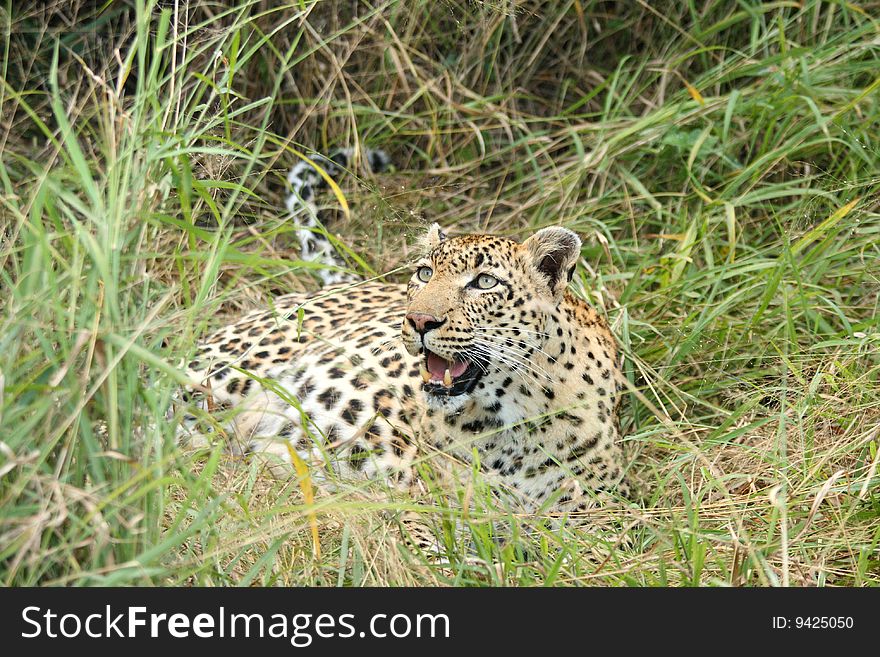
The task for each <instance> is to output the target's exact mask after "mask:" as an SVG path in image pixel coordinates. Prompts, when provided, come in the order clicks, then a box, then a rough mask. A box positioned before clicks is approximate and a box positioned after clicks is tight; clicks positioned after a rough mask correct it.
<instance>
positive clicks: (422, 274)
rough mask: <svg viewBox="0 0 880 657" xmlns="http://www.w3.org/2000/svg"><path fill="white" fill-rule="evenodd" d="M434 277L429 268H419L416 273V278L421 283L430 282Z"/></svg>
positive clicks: (432, 271)
mask: <svg viewBox="0 0 880 657" xmlns="http://www.w3.org/2000/svg"><path fill="white" fill-rule="evenodd" d="M433 275H434V270H433V269H431V268H430V267H419V268H418V270H417V271H416V278H418V279H419V280H420V281H421V282H422V283H427V282H428V281H430V280H431V276H433Z"/></svg>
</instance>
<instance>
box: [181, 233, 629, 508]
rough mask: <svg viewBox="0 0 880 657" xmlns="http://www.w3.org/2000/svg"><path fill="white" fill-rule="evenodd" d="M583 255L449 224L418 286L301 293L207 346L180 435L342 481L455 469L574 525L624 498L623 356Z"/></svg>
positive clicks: (421, 258) (562, 242) (401, 483)
mask: <svg viewBox="0 0 880 657" xmlns="http://www.w3.org/2000/svg"><path fill="white" fill-rule="evenodd" d="M581 250H582V242H581V239H580V237H579V236H578V235H577V234H576V233H575V232H574V231H572V230H570V229H568V228H565V227H563V226H548V227H545V228H541V229H540V230H537V231H535V232H534V233H532V234H531V235H529V236H528V237H527V238H525V239H523V240H521V241H520V240H517V239H514V238H512V237H507V236H502V235H492V234H462V235H453V234H450V233H448V232H446V231H444V230H443V229H441V227H440V226H439V225H438V224H436V223H434V224H432V225H430V227H428V228H427V230H426V231H425V233H424V234H423V236H422V238H421V241H420V245H419V248H418V250H417V253H418V256H417V257H416V258H415V259H414V260H413V261H412V263H411V264H412V268H411V277H410V278H409V280H408V281H407V282H401V283H395V282H386V281H384V280H381V279H378V280H368V281H349V282H342V283H339V282H334V283H333V284H330V285H328V286H325V287H324V288H322V289H321V290H319V291H317V292H313V293H302V292H295V293H290V294H285V295H282V296H278V297H276V298H274V299H273V300H271V301H269V302H268V303H266V305H265V306H264V307H262V308H258V309H256V310H253V311H251V312H249V313H247V314H245V315H244V316H243V317H241V318H240V319H238V320H236V321H232V322H231V323H228V324H227V325H225V326H222V327H221V328H219V329H217V330H215V331H214V332H213V333H211V334H210V335H209V336H208V337H206V338H205V339H203V340H202V341H201V342H200V343H199V344H198V345H197V347H196V349H195V351H194V354H193V357H192V358H191V360H189V362H188V363H186V365H185V374H186V377H187V379H188V380H189V381H190V384H189V385H188V386H187V388H186V391H185V393H184V395H183V397H182V401H183V402H184V403H185V407H186V413H185V414H184V417H183V419H182V421H181V422H180V431H181V435H182V436H185V437H186V438H187V439H188V440H190V441H191V442H192V444H194V445H205V444H210V443H213V442H217V441H222V442H224V444H225V445H226V446H227V447H228V448H229V449H231V450H232V451H233V452H234V453H236V454H239V455H242V456H245V455H246V456H255V455H260V457H262V458H265V459H268V460H271V462H272V463H273V464H274V465H275V466H278V467H281V468H282V469H283V468H288V469H289V468H291V467H292V466H296V465H297V464H305V465H306V466H307V467H308V468H309V470H310V471H311V472H312V473H314V474H313V478H317V479H316V480H318V481H322V480H323V481H327V482H330V481H368V480H375V479H381V480H383V481H386V482H388V484H389V485H390V486H393V487H394V488H396V489H404V490H413V489H414V487H415V486H418V485H419V482H421V481H422V479H423V476H424V475H423V474H422V473H423V471H424V470H423V468H422V466H423V464H425V463H430V464H432V465H433V464H435V463H440V464H441V465H439V466H438V469H439V470H441V471H443V472H453V473H455V472H467V473H474V472H476V473H480V474H481V475H482V476H484V477H485V478H486V479H485V480H486V481H488V482H490V486H491V487H492V490H493V491H498V493H499V495H503V496H504V497H505V499H509V500H512V502H511V503H512V504H515V506H516V508H517V509H518V510H521V511H522V512H525V513H541V514H547V515H550V516H555V517H564V518H566V519H567V520H571V521H572V522H579V520H577V518H579V517H583V518H588V517H589V514H588V513H582V512H585V511H587V510H588V509H591V508H593V507H595V506H596V505H605V504H611V503H614V502H615V501H620V500H624V501H625V500H626V499H627V498H629V497H630V495H631V493H632V487H631V484H630V477H629V474H628V468H629V464H628V460H627V458H626V454H625V451H626V450H625V447H624V440H623V439H622V436H621V432H620V423H619V407H620V402H621V398H622V377H623V374H622V371H621V359H620V350H619V348H618V345H617V341H616V339H615V337H614V334H613V333H612V331H611V329H610V328H609V324H608V322H607V320H606V319H605V318H604V316H603V314H602V313H600V312H599V311H598V310H596V308H595V307H593V305H591V304H590V303H588V302H587V301H586V300H585V299H583V298H581V296H579V295H577V294H575V292H574V291H573V289H572V287H573V286H572V285H571V283H572V281H573V279H574V277H575V274H576V273H577V269H578V265H579V262H580V260H581ZM321 473H323V474H321ZM583 522H587V520H586V519H584V520H583Z"/></svg>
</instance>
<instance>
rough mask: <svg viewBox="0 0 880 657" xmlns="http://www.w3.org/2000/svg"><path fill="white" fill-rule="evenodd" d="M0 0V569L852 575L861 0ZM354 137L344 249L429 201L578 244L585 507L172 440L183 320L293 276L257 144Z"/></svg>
mask: <svg viewBox="0 0 880 657" xmlns="http://www.w3.org/2000/svg"><path fill="white" fill-rule="evenodd" d="M0 5H2V6H0V32H2V37H0V69H2V86H0V148H2V165H0V240H2V243H0V582H2V584H4V585H34V584H56V585H57V584H64V585H70V584H76V585H95V584H142V585H143V584H202V585H224V584H239V585H258V584H262V585H269V584H284V585H301V584H317V585H327V586H335V585H354V586H359V585H385V584H399V585H409V584H415V585H436V584H462V585H485V584H490V585H516V584H524V585H571V584H591V585H649V586H650V585H705V584H709V585H845V586H851V585H856V586H862V585H877V584H878V583H880V554H878V543H880V496H878V490H880V489H878V483H880V473H878V470H877V466H878V459H880V456H878V447H880V435H878V431H880V383H878V373H880V327H878V310H880V309H878V304H880V295H878V291H880V266H878V257H880V221H878V218H880V214H878V212H880V194H878V188H880V166H878V165H880V144H878V139H877V136H878V134H880V132H878V131H880V95H878V88H880V3H878V2H875V1H870V0H853V1H852V2H843V1H821V0H801V1H797V2H795V1H778V2H759V1H758V0H740V1H738V2H734V1H731V0H708V1H706V2H696V1H695V0H690V1H675V2H673V1H666V2H663V1H661V2H647V1H636V2H602V1H598V0H596V1H594V0H558V1H554V2H547V1H545V0H495V1H486V2H478V1H476V0H472V1H468V0H386V1H373V2H368V1H365V0H289V1H287V2H281V1H274V2H273V1H269V0H237V1H230V0H226V1H221V0H217V1H213V2H208V1H205V2H195V1H191V2H186V1H185V0H162V1H151V0H107V1H87V0H56V1H55V2H52V1H50V2H27V1H17V0H16V1H13V0H4V2H2V3H0ZM365 145H367V146H370V147H381V148H384V149H386V150H387V151H388V152H389V153H390V154H391V156H392V158H393V161H394V170H393V171H392V172H390V173H387V174H381V175H377V176H371V175H369V173H368V172H367V171H365V170H364V168H363V167H361V166H359V165H358V166H356V167H354V171H353V172H352V174H353V175H352V176H351V177H347V178H345V179H344V180H341V181H340V185H341V186H342V191H343V192H344V193H345V198H346V199H347V201H348V203H349V204H350V205H351V208H352V212H351V217H350V219H344V218H343V220H341V221H336V222H335V223H330V224H329V225H330V230H331V231H332V232H333V233H334V234H335V235H337V236H338V242H339V244H340V245H341V246H342V247H344V249H343V250H344V251H345V252H346V253H347V254H348V255H347V257H348V258H349V262H350V264H351V267H352V268H353V269H355V270H357V271H360V272H362V273H365V274H375V273H382V272H390V271H393V270H396V269H397V268H398V267H400V266H403V265H405V264H406V263H407V262H408V260H409V257H410V252H409V250H408V249H407V246H406V245H407V244H408V243H411V241H412V238H413V237H414V236H415V235H416V234H418V233H419V232H421V230H423V227H424V226H425V224H426V222H428V221H439V222H440V223H441V224H443V225H445V226H446V227H449V228H451V229H453V230H454V231H457V232H470V231H487V232H496V233H502V234H506V235H511V236H516V237H524V236H526V235H528V234H529V233H530V232H531V231H533V230H535V229H536V228H539V227H541V226H545V225H550V224H562V225H565V226H567V227H569V228H572V229H574V230H576V231H578V232H579V233H580V234H581V235H582V236H583V237H584V240H585V246H584V250H583V261H582V267H581V268H580V274H579V276H578V278H576V280H575V283H574V285H575V288H576V290H577V291H578V292H579V293H580V294H581V295H583V296H585V297H586V298H589V299H590V301H591V302H592V303H594V304H595V305H597V306H598V307H599V308H600V309H601V310H602V311H603V312H605V313H606V314H607V315H608V317H609V319H610V321H611V322H612V324H613V327H614V330H615V333H616V334H617V335H618V337H619V339H620V342H621V344H622V345H623V347H624V351H625V353H626V356H627V358H626V363H625V369H626V374H627V377H628V380H629V382H630V392H629V393H628V395H627V402H626V405H625V407H624V409H623V427H624V430H625V432H626V434H627V443H628V445H629V447H630V449H631V451H632V453H633V455H634V457H635V464H634V467H633V474H634V476H635V477H636V479H637V480H638V481H639V483H640V485H641V487H642V490H643V491H644V499H643V500H641V501H640V502H638V503H636V504H633V505H631V506H629V507H627V508H624V509H617V510H609V511H600V512H598V514H599V515H602V514H605V516H606V517H605V518H597V526H604V525H605V524H608V525H609V526H612V527H615V528H616V529H608V530H605V529H602V530H598V529H597V531H596V532H589V533H585V532H577V531H575V530H570V529H569V530H565V531H561V532H554V531H550V530H549V529H547V528H546V527H544V526H543V525H542V524H541V521H540V518H513V519H510V518H508V519H506V522H512V523H513V525H514V529H515V531H514V532H513V534H512V536H510V537H508V538H507V540H500V541H499V540H494V539H493V532H495V531H496V530H497V527H498V522H499V520H505V519H503V518H499V517H497V516H496V515H493V512H492V511H491V509H488V508H486V509H484V510H483V511H480V509H481V508H482V507H481V506H480V495H481V493H480V491H476V492H474V491H465V494H468V495H472V499H471V501H472V502H473V501H474V500H476V501H477V503H476V508H477V510H475V511H472V512H470V513H464V514H463V513H462V512H461V511H457V510H456V504H455V500H449V499H447V498H445V497H443V496H442V495H439V494H438V495H437V496H436V497H435V499H433V500H431V501H429V502H428V503H424V504H423V503H419V504H415V503H414V502H412V501H408V500H392V501H391V502H387V501H386V502H382V501H381V500H383V499H385V498H383V497H381V496H378V495H374V493H375V492H376V491H374V490H373V489H370V488H368V487H363V488H361V489H357V490H347V491H342V492H337V493H334V494H327V493H318V494H317V497H315V498H314V499H313V498H312V493H313V490H312V488H311V487H310V486H309V482H308V480H307V479H303V478H298V477H295V476H292V477H291V478H290V479H286V480H276V479H273V478H271V477H269V476H267V475H266V473H265V472H264V471H263V469H262V468H261V467H260V465H259V463H257V462H253V461H250V462H249V461H237V460H235V459H232V458H230V457H228V456H226V455H224V454H223V452H222V450H220V449H215V450H202V451H197V452H193V451H187V450H184V449H181V448H179V447H178V446H177V445H176V444H175V440H174V422H173V421H169V420H166V419H165V411H166V408H167V407H168V406H169V402H170V400H171V395H172V393H173V391H174V389H175V387H176V385H177V383H178V382H179V381H180V380H181V375H180V373H179V372H178V371H177V369H176V367H175V364H176V363H177V362H179V359H180V358H181V357H186V355H187V354H189V353H191V351H192V348H193V345H194V343H195V341H196V339H197V338H198V336H200V335H204V334H205V332H206V331H207V330H209V329H210V328H213V327H215V326H216V325H218V324H219V323H220V322H221V320H222V319H223V318H224V317H227V316H235V315H237V314H239V313H241V312H243V311H244V310H247V309H250V308H253V307H255V306H257V305H259V304H260V303H261V302H263V301H264V300H266V299H268V298H270V297H271V296H272V295H275V294H279V293H284V292H289V291H293V290H312V289H316V287H317V285H316V283H317V279H316V277H315V276H314V269H313V268H311V266H310V265H308V264H307V263H303V262H299V261H298V260H297V253H298V247H297V243H296V239H295V236H294V235H295V225H294V224H293V222H292V221H291V220H290V219H289V218H288V217H286V216H285V213H284V212H282V211H281V209H282V208H283V198H284V196H285V194H286V191H287V190H286V183H285V174H286V171H287V169H288V168H289V167H290V166H291V165H292V164H293V163H295V162H296V161H297V159H298V158H299V157H301V155H302V154H309V153H313V152H315V151H318V152H324V153H326V152H328V151H329V150H331V149H332V148H334V147H337V146H359V147H363V146H365ZM324 200H325V201H326V203H327V205H328V206H332V207H337V208H338V207H339V206H340V204H339V199H338V198H334V196H333V195H332V194H329V195H328V196H327V197H326V198H325V199H324ZM400 276H401V274H392V275H391V278H397V279H399V278H400ZM400 509H410V510H415V511H417V512H424V514H425V517H426V518H429V519H432V522H435V523H436V528H437V533H438V537H439V538H440V540H441V541H442V542H443V544H444V550H445V553H444V555H443V557H444V558H443V562H442V563H438V562H437V560H436V559H430V558H427V557H425V556H424V555H420V554H417V553H414V552H413V551H412V550H410V549H409V548H407V545H406V544H405V543H404V542H403V541H401V540H400V538H399V533H398V531H397V529H398V525H397V522H398V520H397V518H398V514H397V513H396V511H398V510H400ZM601 520H606V521H608V523H604V524H603V523H602V522H598V521H601ZM456 521H457V522H459V523H461V524H463V525H464V526H466V527H467V528H468V530H469V532H468V534H469V535H468V536H466V537H464V538H462V537H461V536H459V535H457V534H456V533H455V532H453V531H450V528H451V527H452V526H453V524H454V523H455V522H456ZM609 523H610V524H609ZM624 534H625V535H627V536H629V539H630V540H628V541H624V540H621V537H622V536H623V535H624Z"/></svg>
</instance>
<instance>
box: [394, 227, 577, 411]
mask: <svg viewBox="0 0 880 657" xmlns="http://www.w3.org/2000/svg"><path fill="white" fill-rule="evenodd" d="M425 243H426V248H425V255H424V256H423V257H422V258H421V259H420V260H418V261H417V262H416V265H415V271H414V273H413V276H412V279H411V280H410V282H409V286H408V294H407V308H406V317H405V318H404V320H403V323H402V328H401V331H402V337H403V343H404V345H405V347H406V349H407V351H409V353H410V354H412V355H414V356H416V355H419V356H421V372H422V379H423V384H422V390H423V391H424V393H425V396H426V398H427V401H428V403H429V404H430V405H431V406H433V407H435V408H439V409H442V410H444V411H446V412H455V411H457V410H458V409H460V408H461V407H462V406H463V405H464V404H465V402H467V401H468V400H469V399H477V400H478V401H482V402H483V403H484V404H485V405H486V406H491V404H493V403H496V402H497V398H498V397H499V395H498V390H499V388H500V387H503V388H506V387H507V386H509V385H511V384H512V383H514V382H516V383H518V384H520V385H527V386H546V385H547V384H548V380H547V373H546V365H547V359H546V355H545V353H543V347H544V345H545V343H546V341H547V339H548V338H549V337H550V336H548V335H547V334H546V332H545V329H546V326H547V319H548V317H550V316H551V315H552V314H553V313H556V312H559V304H560V302H561V301H562V298H563V296H564V294H565V288H566V287H567V285H568V283H569V281H570V280H571V278H572V276H573V274H574V269H575V266H576V264H577V261H578V258H579V257H580V247H581V241H580V239H579V238H578V236H577V235H576V234H575V233H573V232H572V231H570V230H568V229H566V228H558V227H551V228H544V229H542V230H539V231H538V232H537V233H535V234H534V235H532V236H531V237H529V238H528V239H527V240H525V241H524V242H522V243H519V242H516V241H514V240H511V239H508V238H505V237H496V236H492V235H467V236H461V237H451V238H447V237H446V235H445V234H444V233H443V232H442V231H441V230H440V227H439V226H438V225H437V224H434V225H433V226H431V228H430V230H429V231H428V235H427V238H426V240H425ZM502 394H503V393H502Z"/></svg>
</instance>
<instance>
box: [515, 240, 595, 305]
mask: <svg viewBox="0 0 880 657" xmlns="http://www.w3.org/2000/svg"><path fill="white" fill-rule="evenodd" d="M522 246H523V248H524V249H525V253H526V258H527V259H528V261H529V263H530V264H531V266H532V267H533V270H534V273H535V274H536V278H537V279H538V280H539V281H540V282H543V283H544V284H546V285H547V287H548V288H549V291H550V294H551V296H553V297H554V298H555V299H560V298H562V294H563V293H564V292H565V288H566V287H567V286H568V283H569V281H571V279H572V276H574V269H575V267H576V266H577V261H578V259H579V258H580V255H581V238H580V237H578V236H577V234H576V233H575V232H573V231H570V230H568V229H567V228H561V227H558V226H552V227H550V228H542V229H541V230H539V231H538V232H537V233H535V234H534V235H532V236H531V237H530V238H529V239H527V240H526V241H525V242H523V244H522Z"/></svg>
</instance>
